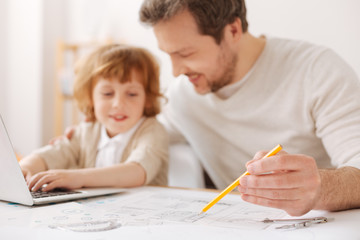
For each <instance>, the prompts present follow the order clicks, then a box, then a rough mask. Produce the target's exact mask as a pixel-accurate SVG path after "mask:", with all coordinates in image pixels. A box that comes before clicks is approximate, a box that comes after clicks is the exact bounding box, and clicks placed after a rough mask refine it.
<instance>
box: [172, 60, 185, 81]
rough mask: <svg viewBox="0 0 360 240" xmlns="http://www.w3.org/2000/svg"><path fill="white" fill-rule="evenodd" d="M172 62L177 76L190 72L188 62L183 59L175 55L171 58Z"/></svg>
mask: <svg viewBox="0 0 360 240" xmlns="http://www.w3.org/2000/svg"><path fill="white" fill-rule="evenodd" d="M171 63H172V69H173V75H174V76H175V77H177V76H179V75H181V74H186V73H187V72H188V68H187V66H186V64H185V63H184V61H182V60H181V59H178V58H175V57H173V58H171Z"/></svg>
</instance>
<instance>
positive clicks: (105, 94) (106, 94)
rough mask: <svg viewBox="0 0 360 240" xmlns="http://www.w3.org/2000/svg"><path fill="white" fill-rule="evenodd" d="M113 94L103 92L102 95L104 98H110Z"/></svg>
mask: <svg viewBox="0 0 360 240" xmlns="http://www.w3.org/2000/svg"><path fill="white" fill-rule="evenodd" d="M113 94H114V93H112V92H103V93H102V95H104V96H112V95H113Z"/></svg>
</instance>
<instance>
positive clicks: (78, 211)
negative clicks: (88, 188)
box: [62, 209, 83, 214]
mask: <svg viewBox="0 0 360 240" xmlns="http://www.w3.org/2000/svg"><path fill="white" fill-rule="evenodd" d="M62 212H63V213H65V214H78V213H82V212H83V210H80V209H65V210H62Z"/></svg>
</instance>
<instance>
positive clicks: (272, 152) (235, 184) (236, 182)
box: [200, 144, 282, 213]
mask: <svg viewBox="0 0 360 240" xmlns="http://www.w3.org/2000/svg"><path fill="white" fill-rule="evenodd" d="M281 149H282V146H281V145H280V144H278V145H277V146H276V147H274V148H273V149H272V150H271V151H270V152H268V154H266V155H265V156H264V157H263V158H262V159H264V158H267V157H270V156H273V155H275V154H277V153H278V152H280V150H281ZM245 175H250V173H248V172H247V171H246V172H244V173H243V174H242V175H241V176H240V177H238V178H237V179H236V180H235V181H234V182H233V183H232V184H230V185H229V186H228V187H227V188H225V189H224V191H222V192H221V193H220V194H219V195H217V196H216V197H215V198H214V199H213V200H211V201H210V202H209V203H208V204H207V205H206V206H205V207H204V208H203V209H202V210H201V212H200V213H204V212H206V211H207V210H209V209H210V208H211V207H212V206H213V205H214V204H215V203H217V202H218V201H219V200H220V199H222V198H223V197H224V196H225V195H226V194H228V193H229V192H231V191H232V190H233V189H234V188H236V187H237V186H238V185H240V183H239V180H240V178H241V177H243V176H245Z"/></svg>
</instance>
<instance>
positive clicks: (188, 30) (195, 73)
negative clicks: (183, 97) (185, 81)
mask: <svg viewBox="0 0 360 240" xmlns="http://www.w3.org/2000/svg"><path fill="white" fill-rule="evenodd" d="M154 33H155V36H156V38H157V41H158V45H159V48H160V49H161V50H163V51H164V52H166V53H168V54H169V56H170V58H171V61H172V66H173V74H174V76H178V75H180V74H184V75H186V76H187V77H188V78H189V80H190V82H191V83H192V84H193V85H194V88H195V90H196V91H197V92H198V93H199V94H206V93H208V92H216V91H217V90H219V89H220V88H222V87H224V86H226V85H228V84H230V83H232V82H234V79H233V78H234V72H235V65H236V62H237V55H236V51H234V50H232V48H233V47H232V46H231V44H232V43H231V42H230V41H228V40H227V37H226V36H225V37H224V39H223V40H222V41H221V43H220V44H217V43H216V42H215V39H214V38H213V37H211V36H209V35H202V34H200V33H199V30H198V27H197V24H196V21H195V19H194V17H193V16H192V15H191V14H190V12H189V11H188V10H185V11H183V12H181V13H178V14H177V15H175V16H174V17H172V18H171V19H169V20H166V21H160V22H158V23H157V24H155V25H154Z"/></svg>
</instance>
